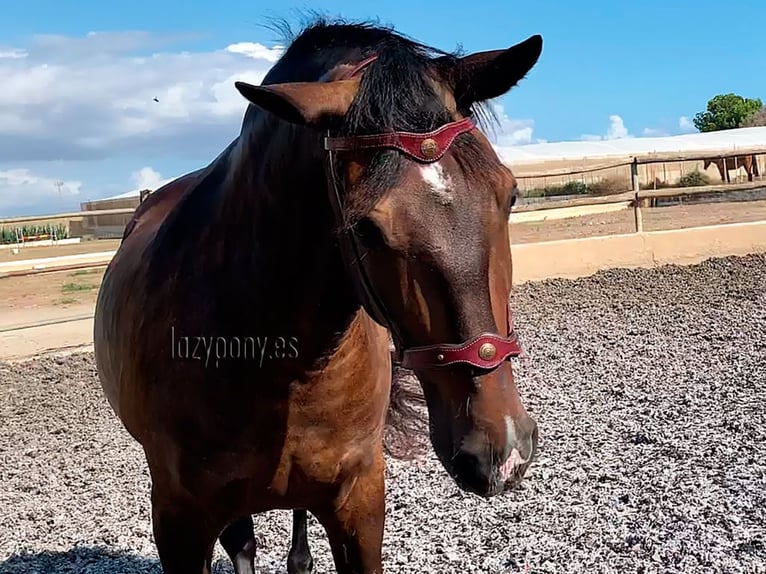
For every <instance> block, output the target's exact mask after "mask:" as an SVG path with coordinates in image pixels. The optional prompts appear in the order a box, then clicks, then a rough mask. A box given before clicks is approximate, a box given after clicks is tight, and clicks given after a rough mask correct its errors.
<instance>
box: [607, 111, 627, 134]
mask: <svg viewBox="0 0 766 574" xmlns="http://www.w3.org/2000/svg"><path fill="white" fill-rule="evenodd" d="M626 137H628V128H626V127H625V122H623V121H622V118H621V117H620V116H618V115H616V114H614V115H611V116H609V129H608V130H607V132H606V139H608V140H616V139H621V138H626Z"/></svg>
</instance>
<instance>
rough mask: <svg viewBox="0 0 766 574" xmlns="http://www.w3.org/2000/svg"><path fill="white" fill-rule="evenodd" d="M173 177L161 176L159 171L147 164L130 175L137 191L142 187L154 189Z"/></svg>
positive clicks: (142, 188)
mask: <svg viewBox="0 0 766 574" xmlns="http://www.w3.org/2000/svg"><path fill="white" fill-rule="evenodd" d="M173 179H175V178H172V177H170V178H163V177H162V174H160V172H158V171H156V170H155V169H153V168H151V167H149V166H146V167H142V168H141V169H139V170H138V171H136V172H133V173H132V174H131V176H130V180H131V181H132V182H133V186H134V187H135V189H137V190H139V191H140V190H144V189H150V190H152V191H154V190H156V189H158V188H160V187H162V186H163V185H165V184H166V183H169V182H171V181H172V180H173Z"/></svg>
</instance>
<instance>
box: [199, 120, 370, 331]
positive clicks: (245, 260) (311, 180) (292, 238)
mask: <svg viewBox="0 0 766 574" xmlns="http://www.w3.org/2000/svg"><path fill="white" fill-rule="evenodd" d="M320 141H321V140H320V134H317V133H313V132H310V131H309V130H307V129H303V128H298V127H295V126H291V125H288V124H285V123H284V122H281V121H278V120H276V119H275V118H273V117H268V116H265V114H264V116H261V117H257V118H256V119H255V120H254V121H253V122H252V125H249V126H246V128H244V129H243V131H242V133H241V134H240V136H239V138H238V140H237V142H236V144H235V145H234V146H233V147H232V149H231V153H230V154H229V157H228V162H229V166H228V168H229V169H228V172H227V173H228V175H227V176H226V177H225V179H224V181H223V183H222V198H221V209H220V222H219V223H220V225H215V224H214V228H215V229H216V230H217V233H220V234H221V236H220V238H219V239H220V245H221V246H222V249H221V250H220V251H219V253H221V254H222V255H219V256H220V257H221V258H222V266H223V267H224V268H225V269H226V271H227V272H226V275H228V276H229V277H231V278H232V281H235V282H236V284H237V285H239V286H240V292H239V293H238V294H237V297H236V298H235V300H237V303H236V304H235V305H238V306H241V307H243V308H244V305H242V298H243V297H246V298H247V305H248V306H250V308H251V309H252V311H251V312H252V316H251V317H250V320H257V321H258V323H259V324H271V325H272V326H274V325H277V324H278V325H279V326H280V327H279V328H284V329H292V330H298V331H304V330H311V329H312V328H313V329H315V328H316V327H317V326H318V325H326V326H327V331H328V332H333V333H336V332H340V331H342V330H343V328H344V327H345V326H346V325H347V324H348V323H349V322H350V320H351V319H352V318H353V315H354V314H355V311H356V310H357V309H358V306H356V305H355V304H354V300H353V297H352V291H351V289H350V285H349V284H348V281H347V279H346V273H345V271H344V269H343V263H342V259H341V257H340V252H339V250H338V247H337V241H336V239H335V236H334V228H335V222H334V219H333V217H332V210H331V207H330V204H329V202H328V191H327V181H326V178H325V172H324V169H323V162H324V157H323V155H322V154H323V151H322V150H321V148H320V147H319V142H320ZM288 323H289V324H290V325H289V326H288V325H287V324H288ZM317 334H318V335H319V336H321V329H319V331H318V332H317Z"/></svg>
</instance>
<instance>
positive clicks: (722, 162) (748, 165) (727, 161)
mask: <svg viewBox="0 0 766 574" xmlns="http://www.w3.org/2000/svg"><path fill="white" fill-rule="evenodd" d="M713 163H714V164H715V165H716V167H717V168H718V173H720V174H721V181H722V182H723V183H731V178H730V177H729V170H736V169H739V168H740V167H744V168H745V172H747V181H753V176H754V175H755V176H760V173H759V171H758V160H757V158H756V157H755V155H738V156H733V157H727V158H718V159H706V160H705V165H704V167H703V168H702V169H707V168H708V167H710V164H713ZM724 166H725V167H724Z"/></svg>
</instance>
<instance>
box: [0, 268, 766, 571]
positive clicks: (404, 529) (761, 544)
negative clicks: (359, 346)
mask: <svg viewBox="0 0 766 574" xmlns="http://www.w3.org/2000/svg"><path fill="white" fill-rule="evenodd" d="M764 285H766V255H750V256H745V257H728V258H723V259H710V260H708V261H706V262H704V263H701V264H698V265H692V266H664V267H658V268H654V269H635V270H610V271H605V272H600V273H598V274H596V275H594V276H591V277H587V278H581V279H574V280H564V279H551V280H547V281H542V282H532V283H526V284H523V285H519V286H517V287H516V288H515V292H514V295H513V307H514V309H515V316H516V323H517V326H518V329H519V332H520V336H521V339H522V344H523V346H524V348H525V356H523V357H521V358H520V359H517V360H514V361H515V373H516V377H517V382H518V384H519V386H520V390H521V394H522V397H523V399H524V401H525V403H526V405H527V406H528V408H529V410H531V411H532V412H533V414H534V416H535V417H536V418H537V420H538V422H539V424H540V432H541V443H540V453H539V458H538V460H537V462H536V464H535V465H534V467H533V469H532V471H531V473H530V474H529V475H528V478H527V480H525V481H524V483H523V484H522V486H521V487H520V488H519V489H518V490H517V491H514V492H511V493H509V494H507V495H506V496H503V497H501V498H495V499H492V500H488V501H487V500H482V499H479V498H477V497H474V496H472V495H468V494H465V493H462V492H461V491H459V490H458V488H457V487H456V486H455V485H454V483H453V482H452V480H451V479H450V478H449V477H448V476H447V474H446V473H445V471H444V470H442V468H441V466H440V465H439V464H438V463H437V462H436V460H435V457H434V456H433V455H432V454H431V453H430V450H426V451H425V452H426V454H425V455H424V456H422V457H421V458H420V459H418V460H416V461H414V462H406V463H405V462H400V461H389V466H388V482H387V522H386V532H385V541H384V565H385V568H386V570H385V571H386V572H387V573H388V574H395V573H396V574H404V573H407V574H409V573H412V572H428V573H439V574H444V573H461V574H462V573H469V572H470V573H479V572H482V573H497V574H500V573H504V574H510V573H516V572H533V573H543V572H545V573H549V572H564V573H579V572H588V573H589V574H590V573H599V572H603V573H622V572H644V573H651V572H663V573H675V572H684V573H692V572H716V573H727V574H735V573H743V574H744V573H759V572H766V529H765V528H764V525H765V524H766V462H764V461H766V411H765V409H764V405H766V338H765V337H764V335H763V333H764V332H766V292H764ZM405 376H406V375H405ZM0 396H2V400H1V401H0V420H1V421H2V424H1V425H0V485H2V487H1V488H0V572H3V573H7V574H32V573H33V572H56V573H59V574H65V573H67V574H68V573H75V572H76V573H88V574H117V573H122V572H126V571H130V572H138V573H159V572H160V571H161V570H160V567H159V562H158V561H157V559H156V552H155V548H154V542H153V538H152V534H151V519H150V501H149V488H150V482H149V475H148V472H147V470H146V465H145V462H144V460H143V457H142V454H141V451H140V449H139V447H138V445H137V444H136V443H135V442H133V440H132V439H131V438H130V437H129V435H128V434H127V432H125V431H124V430H123V429H122V427H121V426H120V424H119V423H118V421H117V419H116V417H115V416H114V415H113V414H112V412H111V411H110V410H109V407H108V405H107V403H106V400H105V399H103V397H102V395H101V392H100V388H99V386H98V381H97V378H96V373H95V368H94V363H93V357H92V354H91V353H88V352H86V353H78V354H69V355H64V356H48V357H42V358H41V357H37V358H35V359H31V360H26V361H21V362H14V363H0ZM256 533H257V536H258V538H259V549H258V554H257V559H256V563H257V565H258V566H259V567H260V568H261V571H262V572H264V573H271V574H273V573H283V572H285V571H286V567H285V560H286V555H287V545H288V543H289V540H290V518H289V513H288V512H286V511H275V512H272V513H269V514H266V515H262V516H259V517H256ZM309 538H310V543H311V546H312V551H313V553H314V557H315V562H316V565H315V572H316V573H317V574H318V573H322V572H331V571H333V570H332V567H331V561H330V560H331V559H330V553H329V545H328V543H327V539H326V536H325V534H324V531H323V530H321V528H320V527H319V526H318V524H317V522H316V521H315V520H314V519H313V518H312V519H311V522H310V531H309ZM215 552H216V563H215V568H214V572H216V573H218V574H221V573H229V572H232V570H231V567H230V566H229V563H228V561H227V559H225V557H224V554H223V551H222V550H221V548H220V546H216V551H215Z"/></svg>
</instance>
